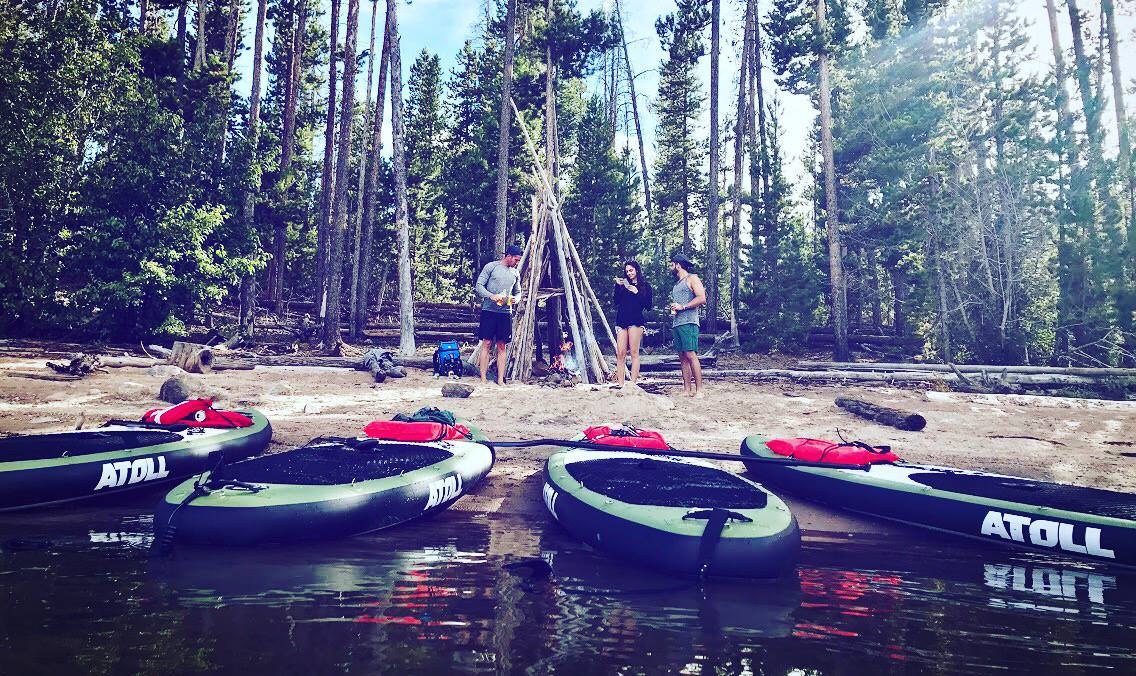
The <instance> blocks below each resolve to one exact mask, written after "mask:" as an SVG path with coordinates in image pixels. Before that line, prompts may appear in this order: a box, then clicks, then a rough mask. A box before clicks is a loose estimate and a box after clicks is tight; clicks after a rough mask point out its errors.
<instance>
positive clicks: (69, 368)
mask: <svg viewBox="0 0 1136 676" xmlns="http://www.w3.org/2000/svg"><path fill="white" fill-rule="evenodd" d="M101 367H102V363H101V362H100V361H99V356H98V355H97V354H91V353H86V354H77V355H75V356H74V357H72V358H71V360H70V361H68V362H67V363H66V364H56V363H55V362H50V361H49V362H47V368H49V369H51V370H52V371H55V372H56V373H60V374H63V375H68V376H79V377H83V376H86V375H90V374H91V373H94V372H95V371H98V370H101Z"/></svg>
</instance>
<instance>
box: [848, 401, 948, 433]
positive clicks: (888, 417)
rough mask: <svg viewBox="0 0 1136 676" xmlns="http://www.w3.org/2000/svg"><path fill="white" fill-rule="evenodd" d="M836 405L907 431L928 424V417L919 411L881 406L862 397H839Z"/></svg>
mask: <svg viewBox="0 0 1136 676" xmlns="http://www.w3.org/2000/svg"><path fill="white" fill-rule="evenodd" d="M836 405H837V406H839V407H840V408H842V409H844V410H846V411H848V412H849V413H855V414H856V415H858V416H860V417H861V418H867V419H868V420H873V421H875V422H878V423H880V424H882V425H889V426H891V427H894V428H896V429H900V430H903V431H905V432H918V431H920V430H922V429H923V428H924V427H926V426H927V419H926V418H924V417H923V416H921V415H919V414H918V413H908V412H907V411H900V410H898V409H894V408H888V407H886V406H879V405H876V404H873V403H870V402H867V401H861V400H860V399H849V398H847V397H837V398H836Z"/></svg>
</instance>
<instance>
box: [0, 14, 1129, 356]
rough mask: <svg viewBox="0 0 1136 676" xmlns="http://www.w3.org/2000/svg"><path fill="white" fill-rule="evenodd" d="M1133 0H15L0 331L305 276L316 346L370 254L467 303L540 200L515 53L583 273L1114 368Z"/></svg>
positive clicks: (1, 191)
mask: <svg viewBox="0 0 1136 676" xmlns="http://www.w3.org/2000/svg"><path fill="white" fill-rule="evenodd" d="M1134 10H1136V7H1134V5H1133V3H1131V2H1123V1H1114V0H1101V1H1100V2H1085V1H1084V0H1081V1H1080V2H1078V0H1066V1H1065V2H1058V1H1057V0H1037V1H1036V2H1029V3H1013V2H1002V1H999V0H956V1H954V2H946V1H944V0H827V1H825V0H763V1H761V2H758V1H757V0H748V1H738V0H677V2H669V1H666V2H664V1H660V2H651V3H616V2H614V1H607V2H601V1H598V0H597V1H595V2H587V3H584V2H581V3H580V4H579V6H577V4H576V3H573V2H570V1H569V0H499V1H494V0H490V1H488V2H482V1H478V2H463V3H443V2H430V1H427V0H416V1H415V2H412V3H405V2H398V1H395V0H392V1H390V2H385V3H383V2H380V3H377V4H372V3H371V2H368V1H367V0H328V1H327V2H319V1H318V0H260V1H257V0H251V1H250V0H191V1H188V2H183V1H180V0H136V1H134V2H132V1H131V0H77V1H74V2H62V0H47V1H41V2H19V1H10V2H6V3H4V4H3V5H0V334H4V335H67V336H70V337H74V338H79V339H88V340H92V339H98V340H102V339H126V338H139V337H143V336H147V337H149V336H178V335H184V334H185V333H186V331H187V330H188V326H189V325H191V324H193V323H200V322H203V321H208V320H209V319H210V318H212V317H213V316H214V315H215V314H216V313H217V311H218V308H220V307H221V306H222V305H226V304H227V305H234V306H239V308H240V311H239V314H238V318H237V320H236V324H237V326H236V327H234V328H237V329H240V330H243V331H245V332H246V333H250V334H252V337H253V338H255V326H256V318H257V316H258V315H263V314H264V313H265V312H271V313H283V312H284V311H285V310H286V309H287V307H288V305H289V303H293V302H297V301H307V302H312V303H313V307H314V308H315V310H314V313H315V314H316V315H317V321H319V322H320V323H321V324H322V326H323V341H324V343H325V346H327V347H331V346H332V345H331V344H334V343H337V342H338V341H339V340H340V339H341V338H340V336H341V328H346V330H347V334H346V335H347V336H348V337H349V338H353V337H355V336H357V335H358V334H359V333H360V332H361V331H362V329H363V328H364V327H365V325H366V324H367V323H368V321H369V320H370V319H371V318H372V317H373V316H374V313H375V312H376V307H375V304H376V303H377V302H378V300H379V298H381V297H386V296H387V295H388V294H387V288H388V287H389V288H392V289H397V291H398V292H399V293H400V294H402V295H403V296H404V300H403V306H404V308H405V309H408V310H410V311H412V309H413V304H414V303H415V302H417V303H427V302H463V303H468V302H470V301H471V299H472V296H473V294H472V281H473V278H474V276H475V275H476V272H477V270H478V269H479V268H480V266H481V265H482V264H484V263H485V262H487V261H488V260H492V259H494V258H496V257H497V255H498V252H499V251H500V250H501V247H502V246H503V243H504V242H506V241H514V240H521V241H523V240H524V239H525V238H526V236H527V234H528V233H529V232H530V230H531V227H532V225H531V223H532V219H533V213H534V202H533V196H534V194H535V193H536V182H535V181H534V180H533V178H532V176H533V169H534V167H533V164H532V161H531V159H530V157H529V156H528V155H526V149H525V146H524V143H523V141H522V135H521V133H520V131H519V127H518V124H520V123H521V122H520V121H519V120H518V118H517V117H515V116H510V115H503V109H504V108H505V107H504V106H503V102H504V101H506V100H507V96H506V95H503V91H502V90H503V83H504V82H508V86H507V87H506V88H505V89H506V92H507V94H511V97H512V99H513V100H515V102H516V105H517V110H518V111H519V113H520V117H521V119H523V121H524V123H526V124H528V125H529V129H530V130H531V133H532V135H533V136H534V137H535V138H537V139H538V140H539V142H540V143H541V147H542V152H543V159H544V161H545V162H546V163H547V167H546V168H547V171H548V173H549V174H550V175H552V176H553V177H554V181H555V184H556V189H557V191H558V193H559V195H558V197H559V199H560V201H561V202H562V203H563V211H564V216H565V220H566V222H567V225H568V228H569V230H570V232H571V234H572V237H573V238H574V239H575V240H576V242H577V243H578V245H579V248H580V254H581V257H582V259H583V262H584V265H585V267H586V268H587V270H588V272H589V276H590V278H591V279H592V280H593V283H594V284H596V285H597V287H599V288H601V289H603V288H606V287H607V285H606V283H604V282H603V280H605V279H610V278H611V277H613V276H615V275H616V274H618V271H619V269H620V267H621V265H620V264H621V262H622V261H623V260H624V259H627V258H632V257H635V258H638V259H639V260H640V261H642V262H643V264H644V268H645V269H646V271H647V274H648V276H649V278H650V280H651V281H652V283H653V285H654V286H655V287H656V289H659V288H663V287H664V286H669V281H668V279H667V273H666V259H667V257H668V256H669V254H670V252H672V251H674V250H684V251H686V252H687V253H688V254H690V255H691V256H692V257H693V258H695V260H696V261H698V262H699V264H700V273H701V274H702V275H703V278H704V279H705V280H706V281H707V282H708V289H709V291H710V302H709V304H708V308H707V312H706V314H705V319H704V328H706V329H707V330H709V331H715V332H716V331H719V330H729V331H731V332H732V333H733V335H734V336H735V337H736V338H737V339H739V341H740V342H741V343H742V344H743V345H744V346H745V347H747V348H750V349H759V350H765V349H784V350H792V349H795V348H797V347H799V346H801V345H802V344H803V342H804V338H805V336H806V335H807V333H808V332H809V330H810V328H812V327H814V326H829V327H830V328H831V331H832V333H833V335H834V336H835V352H836V354H837V356H838V357H846V356H847V355H848V345H847V340H848V333H849V331H855V330H857V327H862V330H864V331H868V332H871V333H876V334H879V333H889V334H893V335H895V336H898V337H900V338H904V339H906V338H911V339H914V340H916V341H917V343H918V345H919V346H920V347H921V352H922V354H923V356H924V357H926V358H930V359H937V360H943V361H962V362H965V361H975V362H983V363H1060V364H1070V363H1072V364H1081V365H1094V366H1099V365H1120V364H1124V365H1132V364H1133V363H1134V362H1136V329H1134V321H1136V317H1134V313H1136V255H1134V245H1136V218H1134V211H1136V180H1134V179H1133V171H1134V167H1133V163H1132V148H1133V144H1132V138H1131V134H1130V131H1129V130H1130V128H1131V122H1132V120H1131V117H1130V116H1129V114H1128V111H1129V108H1128V107H1127V105H1126V103H1127V99H1130V97H1131V93H1132V91H1133V85H1134V82H1133V80H1132V79H1131V72H1132V71H1131V68H1130V67H1128V66H1130V65H1131V63H1130V60H1131V58H1132V57H1131V56H1130V54H1132V53H1134V50H1132V49H1131V45H1132V44H1133V41H1134V40H1136V35H1134V34H1133V25H1134V21H1133V19H1132V14H1133V11H1134ZM400 22H402V25H403V26H404V27H405V28H403V30H402V31H400ZM459 35H462V36H464V37H465V39H464V40H462V41H461V44H457V45H456V46H455V36H459ZM506 35H510V36H512V38H513V39H512V41H511V43H510V41H508V40H505V38H504V36H506ZM510 44H511V46H512V47H513V49H512V50H510V49H508V47H509V46H510ZM443 49H445V53H444V54H440V52H441V50H443ZM508 51H513V52H514V54H513V55H512V56H511V57H509V58H507V55H506V52H508ZM332 56H334V57H335V58H330V57H332ZM372 57H373V58H372ZM1126 59H1129V61H1126ZM510 60H511V61H512V66H511V68H509V67H506V66H505V62H506V61H510ZM715 66H717V67H715ZM510 71H511V72H510ZM1126 73H1127V75H1126ZM388 79H389V80H390V82H389V85H388V84H387V80H388ZM404 84H405V87H404V86H403V85H404ZM550 111H553V114H551V115H550V114H549V112H550ZM376 113H377V114H376ZM503 119H504V121H505V128H506V129H507V130H508V133H506V134H504V135H502V134H500V130H501V128H502V120H503ZM345 120H346V121H347V122H348V123H347V124H344V121H345ZM550 120H552V121H553V123H552V124H549V121H550ZM392 123H393V124H392ZM503 147H504V149H505V154H504V156H503V157H504V159H506V160H507V161H506V162H504V163H501V162H499V159H501V157H502V156H501V150H502V148H503ZM502 167H503V168H504V169H505V170H506V171H504V172H503V173H502V172H500V171H499V169H500V168H502ZM501 177H503V179H504V180H499V179H500V178H501ZM644 179H646V180H644ZM499 187H501V188H503V191H502V192H501V193H500V194H499V191H498V189H499ZM502 225H503V226H504V228H502ZM400 259H402V261H401V265H400ZM400 267H401V268H402V269H401V270H400V269H399V268H400ZM403 316H404V317H405V315H403ZM404 323H405V322H404ZM404 347H405V345H404Z"/></svg>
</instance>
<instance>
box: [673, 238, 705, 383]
mask: <svg viewBox="0 0 1136 676" xmlns="http://www.w3.org/2000/svg"><path fill="white" fill-rule="evenodd" d="M692 270H694V263H692V262H691V260H690V259H689V258H687V257H686V256H684V255H682V254H681V253H675V254H673V255H672V256H671V272H672V273H674V276H675V279H676V280H678V281H676V282H675V285H674V287H673V288H671V316H672V317H673V319H672V321H671V336H672V338H673V340H674V349H675V352H677V353H678V355H679V364H680V365H681V366H682V390H683V392H684V393H685V394H687V395H689V396H691V397H698V396H701V394H702V365H701V364H700V363H699V362H698V308H699V307H701V306H702V305H705V304H706V287H704V286H702V280H700V279H698V275H695V274H693V273H692V272H691V271H692Z"/></svg>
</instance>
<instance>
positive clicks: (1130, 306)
mask: <svg viewBox="0 0 1136 676" xmlns="http://www.w3.org/2000/svg"><path fill="white" fill-rule="evenodd" d="M1113 5H1114V3H1113V0H1102V2H1101V11H1102V12H1103V13H1104V18H1105V26H1106V29H1107V33H1108V56H1109V63H1110V64H1111V66H1112V99H1113V105H1114V108H1115V110H1116V136H1117V145H1118V146H1119V147H1118V149H1117V156H1116V160H1117V161H1116V163H1117V169H1118V173H1119V174H1120V180H1121V183H1122V185H1123V186H1124V190H1123V195H1124V198H1123V199H1122V200H1121V202H1122V203H1123V205H1124V206H1123V208H1122V209H1121V211H1122V212H1123V213H1124V215H1125V217H1126V218H1125V221H1126V224H1127V234H1126V236H1125V251H1124V252H1123V255H1122V256H1121V258H1120V260H1121V265H1122V268H1123V269H1122V270H1121V279H1120V283H1119V284H1118V285H1117V286H1118V289H1117V293H1118V296H1119V299H1118V302H1117V315H1118V317H1117V322H1116V324H1117V327H1118V328H1119V329H1120V330H1121V332H1122V333H1123V334H1124V343H1125V348H1126V352H1127V353H1128V356H1127V357H1126V358H1125V359H1124V363H1125V365H1129V364H1132V363H1133V362H1134V361H1136V327H1133V314H1134V313H1136V175H1134V173H1136V172H1134V170H1133V167H1132V139H1131V136H1130V135H1129V131H1128V114H1127V112H1126V111H1125V106H1124V78H1123V77H1121V74H1120V40H1119V39H1118V38H1117V35H1116V9H1115V7H1114V6H1113Z"/></svg>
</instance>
